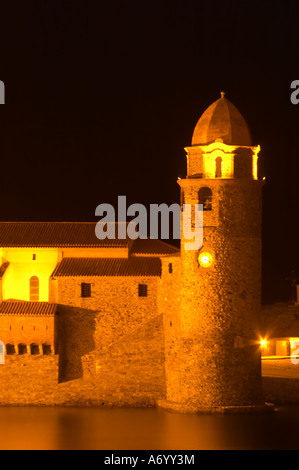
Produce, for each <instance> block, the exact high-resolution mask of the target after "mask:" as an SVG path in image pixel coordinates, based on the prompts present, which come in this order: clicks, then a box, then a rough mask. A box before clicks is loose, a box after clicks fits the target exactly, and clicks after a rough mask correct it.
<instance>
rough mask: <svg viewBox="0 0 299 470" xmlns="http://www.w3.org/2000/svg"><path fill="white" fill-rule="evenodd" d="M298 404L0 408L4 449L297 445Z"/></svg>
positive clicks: (267, 447)
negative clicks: (200, 408)
mask: <svg viewBox="0 0 299 470" xmlns="http://www.w3.org/2000/svg"><path fill="white" fill-rule="evenodd" d="M298 423H299V407H280V408H278V409H276V411H275V412H274V413H272V414H259V415H230V416H229V415H226V416H200V415H183V414H176V413H169V412H166V411H163V410H160V409H129V408H128V409H124V408H120V409H118V408H114V409H109V408H108V409H103V408H59V407H57V408H35V407H24V408H23V407H20V408H17V407H0V449H1V450H5V449H6V450H15V449H18V450H29V449H30V450H100V449H102V450H140V449H142V450H215V449H219V450H222V449H250V450H253V449H257V450H258V449H265V450H272V449H278V450H281V449H288V450H294V449H299V424H298Z"/></svg>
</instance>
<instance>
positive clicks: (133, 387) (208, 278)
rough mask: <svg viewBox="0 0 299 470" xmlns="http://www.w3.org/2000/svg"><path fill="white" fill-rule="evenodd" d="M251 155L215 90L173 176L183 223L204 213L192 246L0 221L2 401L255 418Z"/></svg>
mask: <svg viewBox="0 0 299 470" xmlns="http://www.w3.org/2000/svg"><path fill="white" fill-rule="evenodd" d="M259 150H260V147H259V146H254V145H253V144H252V141H251V135H250V131H249V129H248V126H247V124H246V121H245V119H244V118H243V116H242V115H241V114H240V112H239V111H238V110H237V108H236V107H235V106H234V105H233V104H232V103H231V102H230V101H229V100H228V99H227V98H226V97H225V94H224V93H223V92H222V93H221V96H220V98H219V99H217V100H216V101H215V102H214V103H212V104H211V105H210V106H209V107H208V109H207V110H206V111H204V113H203V114H202V115H201V117H200V119H199V120H198V122H197V124H196V126H195V129H194V132H193V136H192V141H191V145H190V146H188V147H186V148H185V151H186V157H187V175H186V177H185V179H179V180H178V184H179V185H180V189H181V201H180V204H181V211H182V213H183V211H184V205H185V204H192V205H194V204H202V207H203V246H202V247H201V248H200V249H199V250H185V249H184V246H185V245H184V241H185V240H184V235H182V239H181V249H178V248H176V247H173V246H171V245H170V244H168V243H165V242H164V241H161V240H158V239H136V240H131V239H129V238H124V239H114V240H110V239H104V240H99V239H98V238H97V237H96V234H95V225H96V224H95V222H90V223H86V222H81V223H78V222H74V223H73V222H39V223H37V222H0V262H1V263H0V341H1V344H2V345H3V348H4V352H5V354H4V357H5V360H4V364H1V365H0V381H1V385H2V386H1V390H0V405H48V406H52V405H64V406H67V405H71V406H74V405H84V406H85V405H91V406H135V407H137V406H140V407H146V406H160V407H162V408H165V409H169V410H175V411H180V412H195V413H197V412H198V413H201V412H203V413H209V412H224V410H226V411H227V410H228V411H235V410H237V411H238V410H243V411H244V410H249V411H251V410H260V409H264V406H265V405H264V399H263V393H262V386H261V351H260V344H259V318H260V310H261V207H262V186H263V181H262V180H260V179H259V177H258V153H259ZM190 217H191V220H190V224H191V226H193V227H194V220H193V219H192V217H193V215H192V213H191V214H190ZM182 233H183V232H182Z"/></svg>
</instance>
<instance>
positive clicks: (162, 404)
mask: <svg viewBox="0 0 299 470" xmlns="http://www.w3.org/2000/svg"><path fill="white" fill-rule="evenodd" d="M157 406H158V407H159V408H162V409H164V410H166V411H171V412H174V413H186V414H188V413H189V414H202V415H212V414H222V415H224V414H254V413H271V412H273V411H274V405H273V404H272V403H264V404H262V405H249V406H198V405H196V404H193V403H178V402H173V401H169V400H158V401H157Z"/></svg>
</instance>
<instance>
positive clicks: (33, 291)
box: [30, 276, 39, 302]
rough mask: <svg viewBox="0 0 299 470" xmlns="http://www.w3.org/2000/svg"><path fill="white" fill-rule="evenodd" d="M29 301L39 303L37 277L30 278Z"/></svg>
mask: <svg viewBox="0 0 299 470" xmlns="http://www.w3.org/2000/svg"><path fill="white" fill-rule="evenodd" d="M30 301H31V302H38V301H39V279H38V277H37V276H32V277H31V278H30Z"/></svg>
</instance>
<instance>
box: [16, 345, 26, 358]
mask: <svg viewBox="0 0 299 470" xmlns="http://www.w3.org/2000/svg"><path fill="white" fill-rule="evenodd" d="M18 350H19V354H20V355H21V356H22V355H23V354H27V346H26V344H23V343H21V344H19V345H18Z"/></svg>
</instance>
